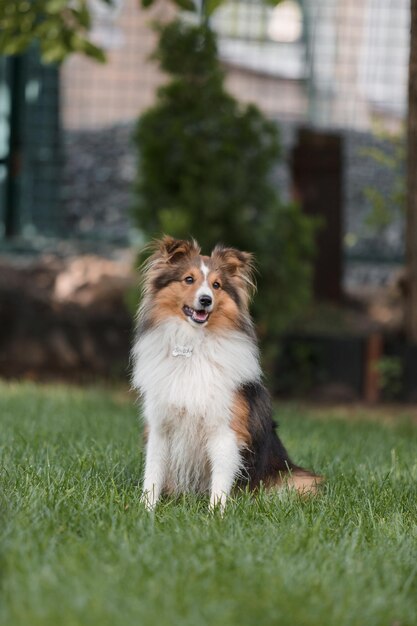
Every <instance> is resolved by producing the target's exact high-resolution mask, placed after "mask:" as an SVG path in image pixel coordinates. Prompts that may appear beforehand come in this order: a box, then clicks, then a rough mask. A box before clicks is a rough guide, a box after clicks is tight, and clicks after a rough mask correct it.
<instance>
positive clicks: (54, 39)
mask: <svg viewBox="0 0 417 626" xmlns="http://www.w3.org/2000/svg"><path fill="white" fill-rule="evenodd" d="M100 1H101V2H102V3H103V4H108V5H111V4H112V1H113V0H100ZM159 1H160V0H138V7H139V4H141V5H142V7H143V8H147V7H150V6H152V5H154V4H155V3H156V2H159ZM171 1H172V3H173V4H174V5H175V6H176V7H178V9H180V10H185V11H193V12H195V11H196V10H197V2H196V1H195V0H171ZM281 1H282V0H263V2H264V3H265V4H270V5H271V6H276V5H277V4H279V3H280V2H281ZM223 2H224V0H201V3H202V4H201V8H202V13H203V15H204V16H205V17H206V18H208V17H209V16H210V15H211V14H212V13H213V12H214V11H215V10H216V9H217V8H218V7H219V6H220V5H221V4H223ZM91 21H92V14H91V10H90V6H89V2H88V0H0V54H4V55H13V54H21V53H22V52H25V50H27V49H28V48H29V46H30V45H31V44H32V43H39V45H40V51H41V56H42V60H43V62H44V63H61V62H62V61H64V60H65V59H66V58H67V57H68V56H69V55H70V54H72V53H74V52H79V53H81V54H84V55H86V56H88V57H90V58H93V59H95V60H96V61H100V62H104V61H105V60H106V56H105V53H104V51H103V49H102V48H101V47H99V46H97V45H96V44H95V43H94V42H93V41H91V39H90V38H89V31H90V29H91Z"/></svg>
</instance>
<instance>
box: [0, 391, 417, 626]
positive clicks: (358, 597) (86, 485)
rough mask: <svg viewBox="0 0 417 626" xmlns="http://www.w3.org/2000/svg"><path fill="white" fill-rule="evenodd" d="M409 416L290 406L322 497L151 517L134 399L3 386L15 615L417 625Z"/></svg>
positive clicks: (4, 496) (8, 603)
mask: <svg viewBox="0 0 417 626" xmlns="http://www.w3.org/2000/svg"><path fill="white" fill-rule="evenodd" d="M401 413H402V414H398V415H394V416H393V417H392V419H389V420H383V421H381V420H379V419H378V415H377V416H376V417H377V419H367V418H368V416H367V413H366V411H365V410H363V412H361V411H359V412H358V411H356V412H355V413H354V415H350V414H349V413H348V412H347V411H343V410H342V411H338V412H336V411H332V410H331V409H327V410H321V411H320V410H310V409H308V408H305V407H298V408H297V406H295V405H286V406H284V407H281V408H280V409H278V414H279V420H280V422H281V434H282V436H283V439H284V441H285V443H286V444H287V446H288V448H289V449H290V450H291V452H292V454H293V456H294V458H295V459H296V460H297V461H299V462H300V463H304V464H305V465H307V466H309V467H314V469H316V470H318V471H321V472H323V473H324V474H325V475H326V477H327V483H326V485H325V487H324V489H323V490H322V492H321V493H320V495H319V496H318V497H316V498H314V499H305V500H303V499H301V498H299V497H298V496H296V495H294V494H290V493H283V494H281V495H277V494H275V495H267V494H261V495H258V496H257V497H249V496H248V495H246V494H243V495H242V496H240V497H238V498H236V500H235V501H233V502H232V503H231V504H230V506H229V507H228V508H227V510H226V513H225V515H224V517H223V518H222V517H221V516H220V515H219V514H209V513H208V511H207V501H206V500H205V499H199V498H188V499H185V500H178V501H174V502H173V501H167V502H164V503H162V504H161V506H160V507H159V508H158V509H157V511H156V513H155V515H153V516H152V515H149V514H147V513H146V512H144V511H143V510H142V507H141V504H140V500H139V490H138V482H139V481H140V471H141V464H142V456H141V449H140V445H139V426H138V421H137V417H136V414H137V409H136V407H135V406H134V403H133V400H132V398H131V396H129V395H128V394H127V393H125V392H123V391H112V390H105V389H90V390H79V389H76V388H68V387H64V386H53V387H52V386H51V387H37V386H35V385H30V384H12V385H7V384H0V423H1V430H0V432H1V467H2V474H1V476H2V479H1V481H2V493H1V519H0V532H1V545H0V572H1V579H0V623H1V624H2V625H3V624H4V625H7V626H14V625H19V626H38V625H39V626H40V625H42V626H73V625H74V626H75V625H78V624H81V625H97V626H107V625H108V626H115V625H116V626H118V625H120V626H130V625H132V626H133V625H140V626H148V625H149V626H151V625H152V626H153V625H155V626H165V625H166V626H168V625H169V626H171V625H174V626H175V625H176V624H179V625H185V626H200V625H206V624H207V625H208V624H210V626H211V625H214V626H230V625H236V626H246V625H247V626H258V625H259V626H263V625H275V624H278V625H280V626H287V625H288V626H304V625H306V626H307V625H308V626H311V625H317V626H327V625H329V626H330V625H331V626H344V625H346V626H347V625H349V626H350V625H358V626H359V625H361V626H362V625H363V626H373V625H387V626H391V625H393V624H395V625H396V626H399V625H401V626H406V625H410V626H411V625H413V624H417V607H416V598H417V586H416V580H417V550H416V545H417V544H416V539H417V533H416V478H417V462H416V449H417V446H416V443H417V437H416V430H417V429H416V426H415V422H414V421H413V419H412V418H411V416H410V415H407V409H403V410H402V411H401ZM372 415H373V416H374V417H375V412H373V413H372Z"/></svg>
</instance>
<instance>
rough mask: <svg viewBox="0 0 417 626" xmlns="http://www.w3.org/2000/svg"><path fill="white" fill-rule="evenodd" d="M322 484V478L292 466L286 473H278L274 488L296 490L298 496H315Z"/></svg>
mask: <svg viewBox="0 0 417 626" xmlns="http://www.w3.org/2000/svg"><path fill="white" fill-rule="evenodd" d="M323 482H324V477H323V476H320V475H318V474H314V473H313V472H310V471H309V470H306V469H303V468H302V467H297V466H294V467H293V468H291V470H290V471H288V472H280V473H279V475H278V477H277V480H276V482H275V486H276V487H279V488H282V487H284V488H285V487H287V488H289V489H296V490H297V491H298V493H299V494H300V495H303V496H309V495H315V494H316V493H317V491H318V489H319V487H320V485H322V484H323Z"/></svg>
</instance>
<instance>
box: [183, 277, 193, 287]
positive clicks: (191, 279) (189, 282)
mask: <svg viewBox="0 0 417 626" xmlns="http://www.w3.org/2000/svg"><path fill="white" fill-rule="evenodd" d="M184 280H185V282H186V283H187V285H192V284H193V282H194V278H193V277H192V276H187V277H186V278H184Z"/></svg>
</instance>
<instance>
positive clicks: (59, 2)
mask: <svg viewBox="0 0 417 626" xmlns="http://www.w3.org/2000/svg"><path fill="white" fill-rule="evenodd" d="M67 5H68V3H67V2H66V0H47V2H45V5H44V6H45V13H48V14H50V15H56V14H57V13H61V11H62V10H63V9H65V8H66V6H67Z"/></svg>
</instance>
